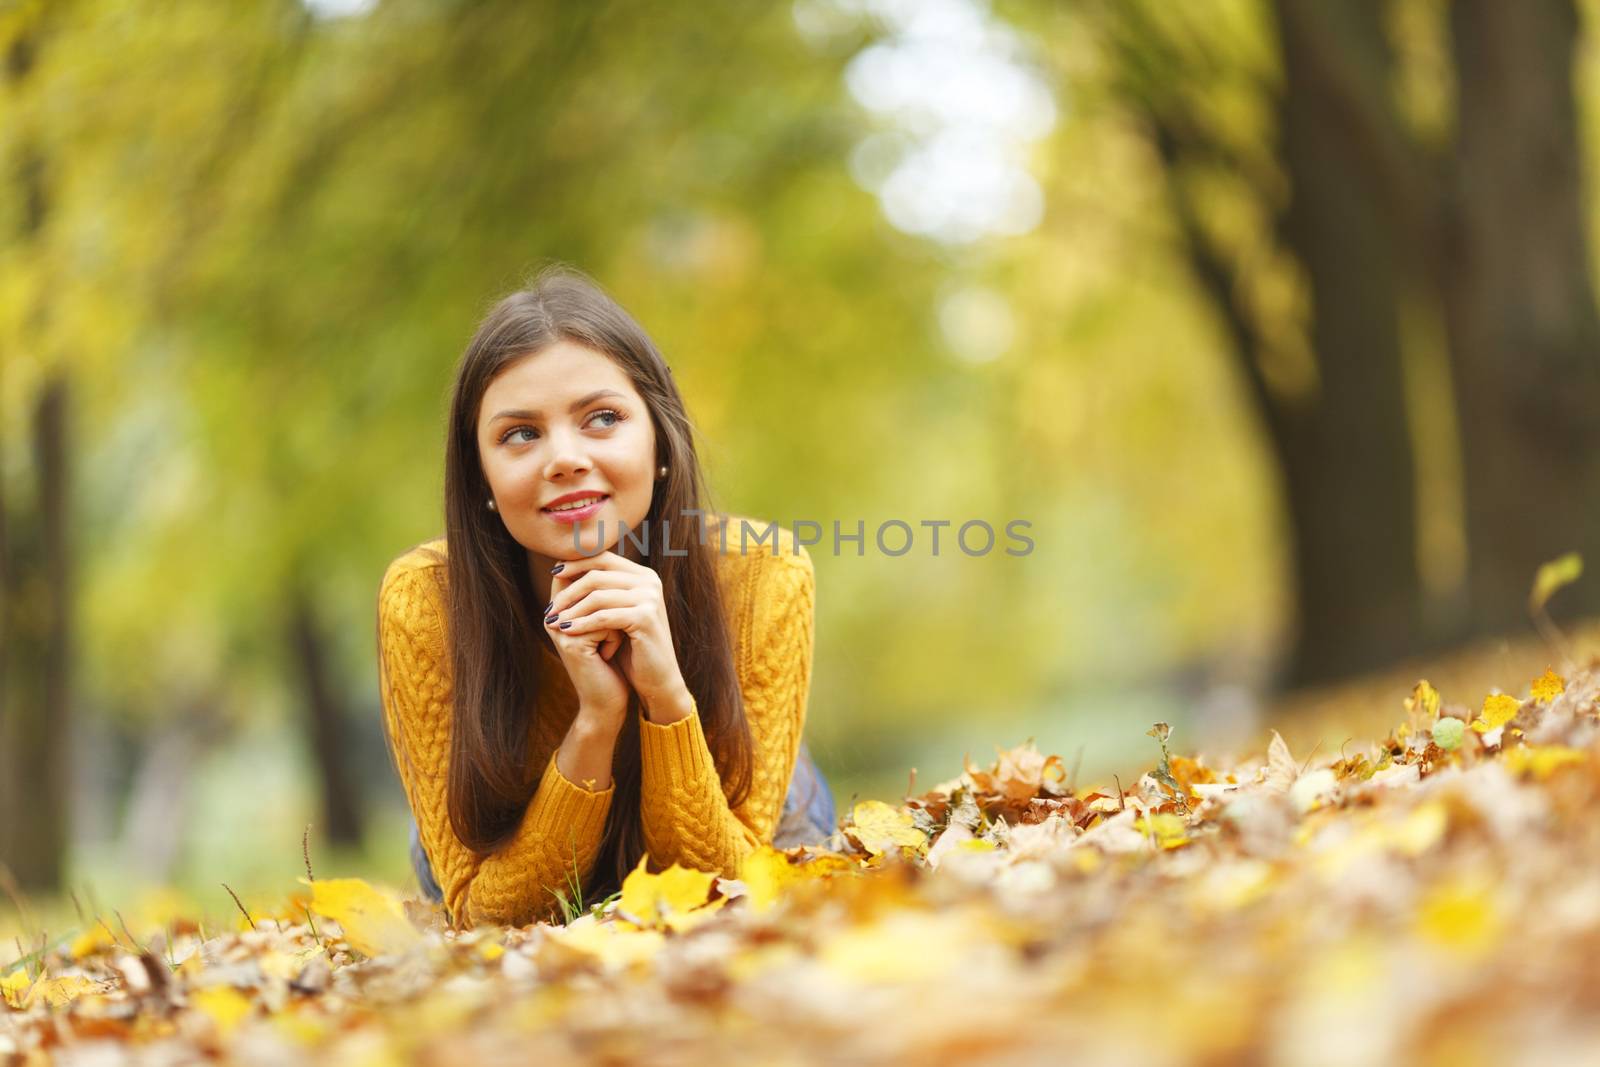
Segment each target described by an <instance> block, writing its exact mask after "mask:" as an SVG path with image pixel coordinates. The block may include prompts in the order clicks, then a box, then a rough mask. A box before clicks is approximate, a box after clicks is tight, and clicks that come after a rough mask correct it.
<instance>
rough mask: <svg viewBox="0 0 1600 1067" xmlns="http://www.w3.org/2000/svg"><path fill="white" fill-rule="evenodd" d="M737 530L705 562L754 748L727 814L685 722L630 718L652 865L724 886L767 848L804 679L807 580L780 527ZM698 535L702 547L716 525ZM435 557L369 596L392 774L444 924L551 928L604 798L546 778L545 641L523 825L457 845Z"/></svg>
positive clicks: (560, 728) (548, 682)
mask: <svg viewBox="0 0 1600 1067" xmlns="http://www.w3.org/2000/svg"><path fill="white" fill-rule="evenodd" d="M750 527H751V530H752V533H751V535H750V541H749V544H748V547H747V548H746V550H745V551H744V552H741V551H740V545H739V531H740V520H739V519H738V518H737V517H733V518H731V519H730V520H729V522H728V525H727V531H728V532H727V536H726V548H725V550H719V551H717V553H716V558H717V562H718V582H719V588H720V591H721V593H722V601H723V607H724V611H725V612H726V616H727V619H728V626H729V630H728V632H729V636H730V638H731V640H732V642H733V645H734V661H735V664H736V669H737V672H738V678H739V688H740V691H741V692H742V694H743V696H744V706H745V713H746V716H747V717H748V719H749V722H750V732H751V736H752V740H753V741H754V753H753V755H754V765H753V771H754V774H753V778H752V781H751V788H750V790H749V794H748V796H747V797H746V799H745V800H744V802H743V803H741V804H740V805H739V806H738V807H730V806H729V804H728V800H727V798H726V796H725V795H724V793H723V788H722V783H721V780H720V779H719V777H718V775H717V770H716V767H715V766H714V764H713V763H712V757H711V752H710V750H709V749H708V748H707V747H706V738H705V734H704V732H703V731H702V729H701V725H700V716H699V715H698V714H697V713H695V714H690V715H689V716H688V717H687V718H685V719H680V720H679V721H677V722H675V723H672V724H671V725H668V726H661V725H658V724H656V723H653V722H650V721H649V719H647V718H645V717H644V716H642V715H641V716H640V718H639V744H640V760H641V764H642V767H641V782H640V808H641V819H642V822H643V826H644V837H645V844H646V846H647V848H648V850H649V854H650V857H651V860H652V861H653V865H654V866H655V867H656V868H657V869H659V868H662V867H665V866H667V865H669V864H671V863H673V862H677V863H679V864H681V865H683V866H685V867H693V868H695V869H698V870H702V871H715V872H718V873H721V874H723V875H726V876H729V877H732V876H734V875H735V874H736V873H737V870H738V866H739V860H740V858H741V857H742V856H744V855H745V854H746V853H748V852H750V851H751V850H753V849H755V848H756V847H758V846H759V845H761V844H763V843H769V842H771V840H772V836H773V833H774V831H775V830H776V828H777V825H778V820H779V817H780V816H781V815H782V813H783V803H784V798H785V796H786V795H787V793H788V789H789V781H790V778H791V777H792V775H793V773H794V765H795V758H796V755H797V753H798V751H799V746H800V737H801V732H802V730H803V729H804V726H805V716H806V699H807V695H808V693H809V690H810V685H811V660H812V639H813V618H814V615H813V608H814V603H815V576H814V572H813V570H812V565H811V557H810V555H809V553H807V552H806V550H805V547H804V546H798V545H796V543H795V537H794V534H793V533H792V532H791V531H789V530H783V529H780V530H779V531H778V545H777V553H776V554H774V553H773V548H772V544H771V539H770V538H768V540H767V542H766V543H764V544H757V543H756V542H755V540H754V538H755V536H756V535H757V534H758V533H760V532H764V530H765V524H764V523H758V522H754V521H751V522H750ZM709 529H710V531H711V535H710V538H709V540H711V542H712V543H713V544H714V545H715V544H717V542H718V540H719V539H718V537H717V533H716V531H717V527H716V526H714V525H713V526H710V527H709ZM430 550H431V552H430ZM445 551H446V546H445V541H444V539H442V538H441V539H438V540H434V541H429V542H425V543H424V544H422V545H418V546H417V547H415V548H413V549H410V550H409V551H407V552H406V553H404V554H403V555H401V556H400V557H399V558H398V559H396V560H394V562H392V563H391V564H390V565H389V567H388V569H387V570H386V571H385V573H384V576H383V581H382V583H381V585H380V587H379V591H378V662H379V670H380V689H381V692H382V698H383V713H384V726H385V729H386V730H387V732H388V736H389V740H390V744H391V746H392V749H393V753H394V759H395V764H396V769H397V770H398V771H399V774H400V781H401V785H402V786H403V787H404V789H405V793H406V799H407V800H408V801H409V802H410V804H411V811H412V813H413V815H414V816H415V817H416V820H417V828H418V831H419V834H420V837H421V839H422V844H423V847H424V848H425V849H426V851H427V854H428V859H429V862H430V863H431V865H432V867H433V872H434V876H435V878H436V879H437V880H438V882H439V885H440V887H441V888H442V889H443V890H444V904H445V908H446V910H447V912H448V913H449V916H450V919H451V922H452V924H453V925H454V926H456V927H457V928H467V927H471V926H475V925H478V924H481V923H503V924H507V925H523V924H526V923H529V922H532V921H535V920H541V919H551V918H554V917H555V916H556V915H558V914H559V909H558V905H557V903H556V897H555V893H556V892H557V891H563V890H567V889H568V885H569V882H570V881H571V880H572V879H573V878H574V877H577V878H578V879H580V880H581V879H584V878H587V877H588V875H589V872H590V870H591V869H592V868H593V866H594V861H595V857H596V854H597V852H598V850H599V847H600V843H601V837H602V834H603V831H604V829H605V824H606V815H607V813H608V812H609V811H610V809H611V800H612V797H613V795H614V793H615V792H616V788H615V785H611V786H608V787H607V788H605V789H603V790H598V791H596V790H595V789H594V788H593V785H594V781H593V779H586V781H585V783H584V784H578V783H574V782H570V781H568V780H567V778H566V777H565V776H564V775H563V774H562V773H561V772H560V770H559V769H557V767H556V762H555V751H556V749H557V748H558V747H559V746H560V744H561V742H562V739H563V738H564V737H565V736H566V733H567V729H568V727H569V726H571V724H572V720H573V718H574V717H575V716H576V714H577V696H576V694H575V692H574V691H573V688H572V683H571V680H570V679H569V678H568V677H567V673H566V669H565V667H564V666H563V665H562V663H561V660H560V657H559V654H558V653H556V651H555V650H554V649H553V648H549V647H547V646H545V645H543V644H542V645H541V652H540V654H541V655H543V656H545V657H546V662H545V664H544V665H543V666H544V670H543V673H542V675H541V677H542V678H543V679H544V681H545V685H544V690H545V691H544V692H541V693H539V694H538V696H537V697H536V698H535V701H534V705H533V710H532V713H531V714H530V716H529V723H528V726H529V739H530V744H529V759H530V760H531V766H533V767H537V768H541V769H542V771H541V774H540V777H539V779H538V785H537V787H536V788H535V789H534V792H533V797H532V799H531V800H530V801H529V803H528V807H527V810H526V812H525V813H524V814H523V817H522V822H521V825H520V826H519V827H518V829H517V832H516V836H515V837H514V838H513V839H512V840H511V841H510V842H509V843H508V844H506V845H505V846H504V847H503V848H501V849H500V850H499V851H497V852H494V853H491V854H489V855H484V856H480V855H478V854H477V853H475V852H473V851H472V850H471V849H470V848H467V847H466V846H465V845H463V844H462V843H461V841H460V839H458V838H457V837H456V835H455V832H454V830H453V829H452V828H451V825H450V817H449V812H448V810H447V802H446V783H447V781H448V771H447V768H448V763H449V758H450V731H451V681H450V678H451V660H450V655H449V639H450V638H449V634H448V633H447V629H448V620H449V614H448V613H447V612H446V611H445V604H446V603H447V602H448V601H447V597H448V590H447V589H446V583H447V568H446V566H445V564H444V563H443V562H442V560H440V559H438V558H435V557H434V555H433V553H438V554H439V556H443V555H444V553H445ZM586 786H587V788H586ZM569 897H570V891H569Z"/></svg>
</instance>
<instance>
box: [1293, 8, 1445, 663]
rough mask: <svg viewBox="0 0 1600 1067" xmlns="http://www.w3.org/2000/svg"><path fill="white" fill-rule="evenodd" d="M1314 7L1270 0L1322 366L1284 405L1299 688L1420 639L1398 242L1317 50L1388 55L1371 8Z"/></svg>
mask: <svg viewBox="0 0 1600 1067" xmlns="http://www.w3.org/2000/svg"><path fill="white" fill-rule="evenodd" d="M1305 2H1306V0H1278V2H1277V4H1276V8H1277V20H1276V21H1277V26H1278V34H1279V44H1280V48H1281V49H1282V53H1283V66H1284V85H1283V92H1282V95H1281V96H1280V98H1279V101H1278V104H1279V129H1280V131H1281V147H1280V151H1281V155H1282V160H1283V164H1284V167H1285V169H1286V171H1287V173H1288V176H1289V183H1290V187H1291V192H1290V199H1289V204H1288V208H1287V210H1286V212H1285V213H1284V216H1283V218H1282V223H1281V234H1282V237H1283V239H1284V241H1285V243H1286V244H1287V245H1288V247H1289V249H1290V250H1291V251H1292V252H1293V253H1294V256H1295V258H1296V259H1297V260H1298V261H1299V262H1300V264H1301V266H1302V268H1303V269H1304V271H1305V274H1306V278H1307V280H1308V282H1309V284H1310V288H1311V293H1312V311H1311V323H1310V341H1311V349H1312V352H1313V353H1314V354H1315V360H1316V367H1317V377H1318V383H1317V389H1316V395H1315V397H1314V398H1313V399H1312V400H1311V401H1310V402H1309V403H1307V404H1305V405H1304V406H1299V407H1297V406H1294V405H1284V406H1283V410H1281V411H1280V412H1279V413H1278V414H1277V415H1276V416H1275V417H1276V418H1277V419H1278V421H1279V422H1280V423H1281V424H1282V427H1283V428H1282V430H1281V431H1280V432H1279V433H1278V434H1277V435H1276V444H1277V451H1278V459H1279V465H1280V468H1281V471H1282V475H1283V482H1284V490H1285V496H1286V500H1287V505H1288V512H1289V516H1290V520H1291V522H1292V525H1293V528H1294V531H1293V533H1294V536H1293V541H1294V547H1293V559H1294V563H1295V567H1294V570H1295V584H1296V586H1297V588H1298V591H1299V597H1298V600H1299V609H1300V610H1299V615H1300V630H1299V635H1298V640H1297V642H1296V645H1295V649H1294V653H1293V659H1292V662H1291V666H1290V671H1289V680H1290V681H1291V682H1292V683H1296V684H1300V683H1309V682H1322V681H1327V680H1331V679H1334V678H1338V677H1341V676H1344V675H1348V674H1354V673H1358V672H1361V671H1365V670H1370V669H1372V668H1374V667H1376V666H1378V665H1380V664H1383V663H1386V662H1388V661H1390V660H1392V659H1394V658H1396V657H1402V656H1405V655H1406V654H1408V653H1410V652H1412V651H1415V650H1416V649H1417V648H1418V647H1419V646H1420V645H1421V644H1423V643H1424V641H1425V636H1424V634H1423V631H1422V626H1421V613H1420V609H1421V605H1422V587H1421V580H1420V576H1419V572H1418V567H1417V522H1416V514H1415V510H1416V487H1415V484H1414V482H1415V472H1414V468H1413V463H1412V446H1411V438H1410V430H1409V427H1408V424H1407V414H1406V398H1405V382H1404V380H1403V376H1402V369H1403V365H1402V355H1401V347H1400V346H1401V341H1400V300H1401V293H1402V286H1401V280H1400V278H1399V276H1398V271H1399V270H1400V267H1401V261H1402V260H1403V259H1404V253H1403V252H1402V251H1401V250H1400V249H1399V248H1398V247H1397V242H1399V241H1403V240H1404V237H1403V234H1401V233H1399V232H1397V231H1396V230H1395V229H1394V228H1393V227H1392V226H1391V225H1390V224H1389V220H1388V217H1387V214H1386V211H1385V209H1384V207H1383V203H1382V200H1383V196H1382V194H1383V190H1382V189H1381V188H1380V187H1379V184H1378V182H1379V176H1378V175H1377V174H1375V173H1374V172H1373V170H1372V168H1370V167H1367V166H1366V165H1365V158H1364V157H1365V153H1364V151H1363V146H1362V145H1360V144H1358V143H1356V139H1357V137H1359V136H1360V134H1359V131H1357V130H1354V129H1352V127H1351V126H1350V124H1349V123H1347V122H1346V121H1344V117H1343V114H1342V111H1343V100H1342V92H1341V89H1340V87H1338V86H1336V85H1333V84H1330V75H1329V71H1330V64H1329V63H1328V62H1327V60H1326V57H1325V56H1324V55H1323V54H1322V53H1323V51H1324V50H1325V49H1328V48H1338V49H1341V50H1342V51H1343V55H1342V56H1341V58H1340V63H1341V64H1343V65H1345V66H1346V67H1347V68H1348V69H1351V70H1354V71H1357V72H1359V76H1360V77H1361V78H1362V79H1363V80H1364V81H1367V82H1369V83H1370V84H1372V85H1376V86H1382V85H1384V84H1386V82H1387V79H1388V77H1389V70H1390V67H1391V65H1392V64H1391V60H1390V56H1389V50H1388V46H1387V44H1386V42H1385V40H1384V36H1383V26H1382V23H1381V20H1380V16H1381V9H1380V8H1379V7H1378V6H1377V5H1376V4H1364V3H1356V4H1340V5H1335V7H1336V8H1337V10H1324V11H1322V12H1319V13H1318V15H1317V17H1316V19H1315V20H1311V19H1305V18H1302V13H1303V10H1302V9H1303V6H1304V3H1305ZM1313 2H1315V0H1313ZM1313 22H1314V23H1315V24H1313ZM1330 31H1332V32H1330Z"/></svg>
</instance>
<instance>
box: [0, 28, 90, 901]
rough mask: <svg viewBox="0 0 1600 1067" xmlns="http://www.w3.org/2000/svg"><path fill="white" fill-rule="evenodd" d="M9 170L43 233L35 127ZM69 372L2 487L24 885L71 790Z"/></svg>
mask: <svg viewBox="0 0 1600 1067" xmlns="http://www.w3.org/2000/svg"><path fill="white" fill-rule="evenodd" d="M35 48H36V42H35V39H34V37H33V36H31V35H29V34H28V33H23V34H20V35H19V36H18V37H17V38H16V39H15V40H13V41H12V43H11V45H10V47H9V48H8V49H7V51H6V56H5V77H6V80H7V81H8V82H9V83H10V84H11V85H17V84H19V83H21V82H22V81H24V80H25V79H26V78H27V77H28V76H29V74H30V73H31V71H32V69H33V65H34V62H35ZM14 166H15V168H16V169H15V171H14V172H13V174H12V175H11V177H12V178H13V179H14V181H15V184H14V186H13V188H14V190H15V193H16V196H17V199H18V203H19V204H20V205H21V210H20V211H19V213H18V214H19V217H20V226H19V233H18V239H19V243H20V244H23V245H26V244H28V243H31V242H33V241H34V240H35V239H36V238H37V235H38V234H39V233H40V232H41V231H42V230H43V227H44V221H45V216H46V212H47V204H48V200H47V195H46V189H45V181H44V161H43V159H42V157H41V156H40V154H39V150H38V146H37V145H36V144H35V143H34V142H33V141H31V140H28V139H25V140H24V141H23V142H22V144H21V145H20V147H19V151H18V153H17V158H16V161H15V164H14ZM68 399H69V389H68V382H67V377H66V373H65V372H64V371H63V370H60V369H59V368H58V369H57V370H55V371H54V372H52V373H50V374H49V375H48V376H47V377H45V379H44V380H43V382H42V383H41V385H40V386H39V388H38V392H37V393H36V395H35V400H34V404H33V410H32V412H31V422H32V427H33V450H32V452H33V454H32V458H33V470H34V484H33V486H32V487H31V488H32V491H33V493H34V495H35V498H36V504H35V506H34V507H31V508H30V507H26V506H24V507H21V508H19V509H18V510H17V511H16V512H15V513H14V514H9V515H8V514H6V512H7V510H8V507H9V505H10V501H9V499H8V498H7V497H6V495H5V494H4V493H3V492H0V516H3V518H0V527H3V537H0V661H4V663H3V666H0V801H3V802H4V807H3V809H0V810H4V811H5V812H6V818H4V819H3V820H0V861H3V862H4V863H5V864H6V866H7V867H9V868H10V870H11V873H12V875H13V877H15V879H16V881H17V883H18V884H19V885H21V886H22V887H23V888H26V889H35V890H46V891H48V890H55V889H59V888H60V887H61V884H62V875H63V871H64V866H65V857H66V848H67V840H66V837H67V825H68V822H67V805H68V803H69V802H70V781H69V762H68V751H67V746H68V739H69V737H70V723H71V715H70V712H71V691H70V685H69V681H70V676H71V636H72V618H71V604H72V595H71V591H70V567H69V557H70V552H71V544H70V538H69V536H68V506H69V501H70V492H69V487H68V470H67V467H68V464H67V442H68V432H67V420H68Z"/></svg>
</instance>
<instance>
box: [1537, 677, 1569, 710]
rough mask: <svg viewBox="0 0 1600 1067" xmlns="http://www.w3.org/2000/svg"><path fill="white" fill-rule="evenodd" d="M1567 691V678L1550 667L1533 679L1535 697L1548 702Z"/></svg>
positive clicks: (1543, 702)
mask: <svg viewBox="0 0 1600 1067" xmlns="http://www.w3.org/2000/svg"><path fill="white" fill-rule="evenodd" d="M1566 691H1567V680H1566V679H1565V678H1563V677H1561V675H1559V674H1557V673H1556V672H1555V671H1552V670H1550V669H1548V668H1546V669H1545V672H1544V673H1543V674H1541V675H1540V676H1539V677H1537V678H1535V679H1534V680H1533V699H1534V700H1536V701H1538V702H1539V703H1540V704H1548V703H1550V702H1551V701H1552V700H1554V699H1555V698H1556V697H1558V696H1560V695H1561V694H1562V693H1565V692H1566Z"/></svg>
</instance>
